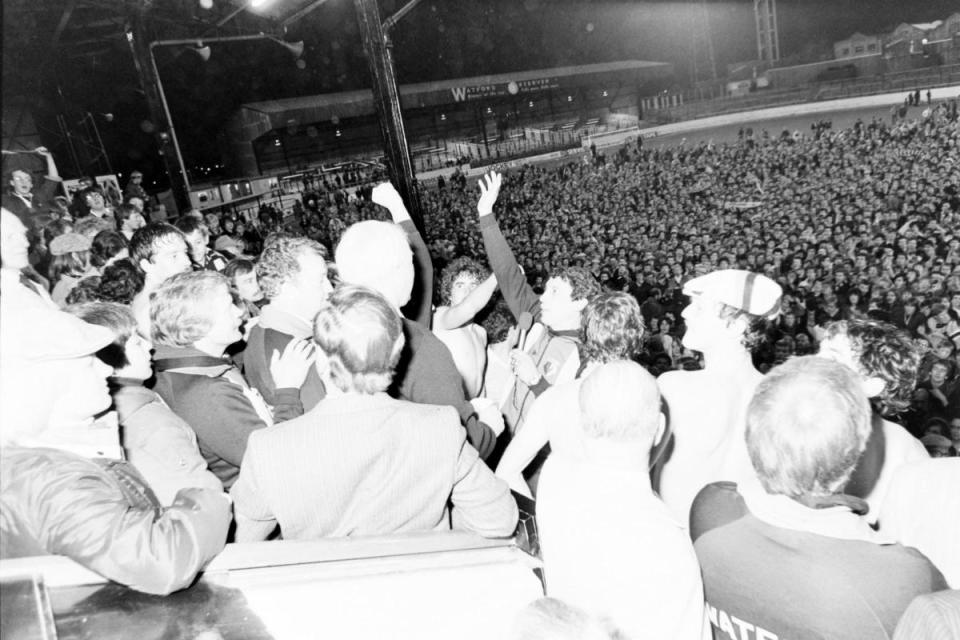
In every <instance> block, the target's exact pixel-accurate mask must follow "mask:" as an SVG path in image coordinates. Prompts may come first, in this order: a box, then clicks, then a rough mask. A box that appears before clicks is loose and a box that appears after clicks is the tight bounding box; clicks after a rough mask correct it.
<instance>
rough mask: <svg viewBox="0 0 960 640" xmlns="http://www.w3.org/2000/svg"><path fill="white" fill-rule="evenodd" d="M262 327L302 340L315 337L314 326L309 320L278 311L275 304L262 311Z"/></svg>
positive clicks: (281, 310)
mask: <svg viewBox="0 0 960 640" xmlns="http://www.w3.org/2000/svg"><path fill="white" fill-rule="evenodd" d="M260 326H261V327H263V328H264V329H273V330H274V331H279V332H280V333H285V334H287V335H291V336H293V337H294V338H297V339H300V340H302V339H304V338H310V337H312V336H313V325H312V324H311V322H310V321H309V320H307V319H305V318H301V317H300V316H297V315H294V314H292V313H290V312H289V311H284V310H283V309H278V308H277V306H276V305H275V304H273V303H271V304H268V305H266V306H265V307H263V308H262V309H261V310H260Z"/></svg>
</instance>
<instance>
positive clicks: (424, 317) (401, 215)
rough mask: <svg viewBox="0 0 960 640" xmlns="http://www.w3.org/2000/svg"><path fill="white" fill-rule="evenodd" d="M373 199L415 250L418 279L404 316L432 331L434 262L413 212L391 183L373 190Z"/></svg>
mask: <svg viewBox="0 0 960 640" xmlns="http://www.w3.org/2000/svg"><path fill="white" fill-rule="evenodd" d="M370 200H371V201H373V203H374V204H378V205H380V206H381V207H384V208H386V209H387V210H388V211H389V212H390V217H391V218H392V219H393V222H394V224H398V225H400V226H401V227H402V228H403V230H404V231H405V232H406V234H407V239H408V240H409V242H410V248H411V249H412V250H413V269H414V273H415V280H414V286H413V293H412V295H411V296H410V302H408V303H407V305H406V306H405V307H404V308H403V311H404V315H406V316H407V317H408V318H410V319H411V320H413V321H414V322H417V323H419V324H421V325H423V326H425V327H426V328H428V329H429V328H430V320H431V315H432V314H431V310H432V306H433V260H432V259H431V258H430V251H429V250H428V249H427V243H426V242H424V241H423V236H421V235H420V232H419V231H418V230H417V226H416V225H415V224H413V220H411V219H410V212H408V211H407V207H406V205H405V204H403V198H402V197H400V193H399V192H398V191H397V189H396V188H395V187H394V186H393V185H392V184H390V183H389V182H383V183H381V184H378V185H377V186H376V187H374V188H373V191H372V192H371V194H370Z"/></svg>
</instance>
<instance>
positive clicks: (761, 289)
mask: <svg viewBox="0 0 960 640" xmlns="http://www.w3.org/2000/svg"><path fill="white" fill-rule="evenodd" d="M683 293H684V294H686V295H688V296H705V297H708V298H712V299H714V300H717V301H718V302H722V303H723V304H725V305H728V306H731V307H734V308H735V309H740V310H741V311H745V312H747V313H749V314H751V315H755V316H760V317H762V318H775V317H777V316H778V315H780V297H781V296H782V295H783V289H781V288H780V285H778V284H777V283H776V282H774V281H773V280H771V279H770V278H768V277H766V276H764V275H760V274H759V273H754V272H752V271H742V270H740V269H721V270H719V271H712V272H710V273H708V274H707V275H705V276H700V277H698V278H694V279H693V280H690V281H689V282H687V283H686V284H684V285H683Z"/></svg>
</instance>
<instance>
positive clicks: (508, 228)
mask: <svg viewBox="0 0 960 640" xmlns="http://www.w3.org/2000/svg"><path fill="white" fill-rule="evenodd" d="M38 152H39V153H40V154H41V155H43V156H44V158H45V160H46V164H47V173H46V178H45V180H44V183H43V186H42V188H38V189H36V190H34V188H33V179H32V177H31V176H30V175H29V174H27V173H26V172H23V171H17V172H14V173H13V174H12V175H11V177H10V186H11V190H10V193H8V194H7V195H5V196H4V200H3V212H2V216H3V220H2V240H3V244H2V252H0V257H2V269H0V275H2V283H3V295H2V297H0V303H2V304H0V311H2V321H0V324H2V327H3V329H2V331H0V338H2V343H3V344H2V345H0V358H2V363H0V364H2V366H0V378H2V381H0V382H2V389H3V403H2V405H0V413H2V416H0V417H2V422H0V454H2V457H3V464H2V466H0V473H2V481H3V482H2V488H0V494H2V502H0V507H2V510H3V519H2V523H3V524H2V526H3V537H2V545H0V557H3V558H6V557H18V556H27V555H37V554H41V553H58V554H63V555H67V556H69V557H72V558H73V559H75V560H77V561H78V562H80V563H81V564H84V565H86V566H88V567H90V568H92V569H93V570H95V571H97V572H99V573H101V574H102V575H104V576H106V577H107V578H110V579H111V580H115V581H117V582H120V583H122V584H126V585H129V586H131V587H133V588H136V589H139V590H143V591H147V592H150V593H161V594H163V593H169V592H171V591H174V590H177V589H181V588H184V587H186V586H188V585H189V584H190V583H191V582H192V581H193V579H194V578H195V576H196V574H197V572H199V571H201V570H202V568H203V566H204V565H205V564H206V563H207V562H208V561H209V559H210V558H212V557H213V556H214V555H216V553H218V552H219V551H220V549H222V547H223V545H224V543H225V542H226V541H227V540H228V536H229V539H230V540H235V541H256V540H271V539H276V538H278V537H282V538H283V539H287V540H291V539H317V538H327V537H342V536H360V535H376V534H387V533H404V532H408V531H422V530H432V529H451V528H452V529H466V530H469V531H474V532H476V533H478V534H480V535H483V536H488V537H507V536H510V535H511V534H513V533H514V530H515V528H516V526H517V522H518V508H517V504H516V501H515V498H514V497H513V495H512V494H511V489H512V490H513V491H514V492H515V493H517V494H523V495H526V496H528V497H531V498H535V499H536V504H537V520H538V523H539V526H540V536H541V545H542V553H543V559H544V563H545V576H546V591H547V595H549V596H550V597H551V598H556V599H558V600H549V601H544V602H541V603H539V604H538V605H535V606H534V607H533V608H532V609H530V610H529V611H528V612H527V618H531V619H533V618H538V617H543V616H546V617H550V616H552V622H551V624H555V625H559V626H561V627H562V626H563V624H564V621H566V622H569V623H570V625H571V629H573V628H581V629H582V628H587V627H590V628H594V627H596V628H605V629H607V630H608V631H609V633H610V636H609V637H644V636H646V635H662V636H663V637H674V638H703V637H707V636H708V635H709V634H710V629H711V628H712V629H713V630H714V632H715V633H716V634H718V637H722V635H723V634H726V635H729V636H730V637H733V638H736V637H757V638H760V637H793V636H797V637H801V636H803V637H805V636H808V635H810V636H814V637H831V638H841V637H842V638H847V637H849V638H873V637H877V638H881V637H882V638H886V637H890V636H892V635H893V633H894V631H895V630H896V631H897V633H905V634H909V633H912V632H915V631H916V630H917V629H918V628H919V627H918V625H922V624H925V622H924V621H928V620H929V619H930V615H928V614H926V613H924V612H927V611H937V610H938V607H941V606H943V603H944V602H945V603H946V606H948V607H955V608H957V610H960V602H958V594H957V592H949V591H944V590H946V589H947V588H948V586H952V587H954V588H956V587H957V586H958V584H960V555H958V553H960V547H958V545H956V544H954V543H955V541H956V539H958V537H960V528H958V527H960V494H957V491H956V486H957V484H956V483H957V481H958V480H960V461H957V460H931V459H930V458H931V457H943V458H951V457H955V456H957V453H958V450H960V376H958V368H960V232H958V229H960V171H957V167H958V166H960V122H958V118H957V111H956V104H955V103H941V104H940V105H938V106H937V107H936V108H932V109H931V110H930V111H929V113H927V114H925V115H924V117H922V118H920V119H917V120H904V121H898V122H896V123H893V124H887V123H885V122H883V121H880V120H873V121H871V122H866V123H865V122H857V123H856V125H855V126H853V127H851V128H848V129H833V128H832V127H829V126H825V125H822V126H817V127H814V128H812V130H811V133H810V134H808V135H801V134H799V133H797V134H790V133H789V132H784V135H774V136H771V135H768V134H767V133H766V132H762V133H758V134H754V133H753V132H744V133H743V135H741V136H740V139H739V140H738V141H736V142H732V143H725V144H713V143H709V144H708V143H703V144H699V145H696V146H690V147H688V146H686V145H680V146H677V147H664V148H660V149H650V148H644V146H643V145H642V144H640V143H639V141H638V143H637V144H636V145H627V146H625V147H622V148H620V149H618V150H617V151H616V152H611V153H610V154H609V157H606V156H604V154H602V153H597V152H595V151H594V152H592V153H590V154H587V155H585V157H584V159H583V160H582V161H581V160H578V161H575V162H568V163H565V164H560V165H558V166H551V167H546V166H532V165H527V166H522V167H519V168H517V169H515V170H512V171H510V172H509V173H505V174H504V175H501V174H500V173H498V172H496V171H493V172H491V173H489V174H488V175H487V176H485V177H484V178H483V179H481V180H480V182H479V183H478V184H477V186H476V187H468V184H467V182H468V181H467V179H466V178H465V177H464V176H463V174H460V173H459V172H457V174H456V175H455V176H454V178H453V179H450V180H448V181H445V182H444V183H443V184H442V185H438V186H437V188H435V189H426V188H425V189H423V191H422V200H423V202H424V211H423V218H424V225H423V226H424V230H423V235H421V231H420V230H418V228H417V227H416V226H415V225H414V224H413V221H412V220H411V218H410V216H409V214H408V212H407V210H406V207H405V205H404V203H403V200H402V199H401V197H400V195H399V194H398V193H397V191H396V190H395V189H394V188H393V187H392V186H390V185H389V184H388V183H387V184H381V185H379V186H377V187H375V188H372V189H371V188H365V189H362V190H361V192H360V193H359V194H358V195H359V197H351V198H347V197H344V196H343V195H342V194H341V195H339V196H338V195H331V197H329V198H319V197H317V196H316V195H311V196H308V197H304V200H303V202H302V203H301V205H300V206H298V207H297V208H296V210H295V212H293V214H292V215H288V216H284V215H282V214H281V213H280V212H278V211H276V210H273V209H271V208H269V207H264V208H262V209H261V210H260V211H258V212H256V213H253V214H251V215H249V216H247V217H239V216H236V215H234V214H216V213H207V214H206V215H204V214H202V213H200V212H197V211H191V212H188V213H186V214H185V215H183V216H181V217H179V218H177V219H176V220H174V221H172V224H171V223H167V222H159V221H153V222H147V219H146V217H145V216H144V211H143V207H144V203H145V202H147V201H148V198H147V196H146V194H145V193H143V190H142V188H140V187H139V182H138V181H136V180H131V184H130V185H128V186H127V188H126V190H125V197H124V199H123V201H122V202H116V203H112V204H111V203H110V202H108V199H107V198H106V197H105V195H104V194H103V193H102V192H101V191H100V190H99V189H97V188H96V187H88V188H87V189H85V190H84V191H83V192H82V194H81V195H80V196H78V199H77V201H76V202H74V203H70V204H68V203H65V202H63V201H59V202H58V201H56V200H51V199H50V198H51V194H52V193H54V191H53V186H55V184H56V182H57V180H58V175H57V172H56V167H55V163H54V162H53V158H52V157H51V156H50V155H49V154H48V153H46V152H45V150H43V149H40V150H38ZM45 190H46V193H44V191H45ZM44 198H47V199H46V200H44ZM38 381H43V384H42V386H41V385H40V384H38ZM291 488H295V489H296V490H291ZM133 550H135V551H133ZM134 559H135V560H134ZM937 592H939V593H937ZM918 611H919V612H920V614H918V613H917V612H918ZM525 620H526V621H520V622H518V629H520V628H524V629H526V628H527V627H529V626H530V625H529V624H528V623H529V620H527V619H526V618H525ZM918 621H919V622H918ZM898 622H899V627H898ZM544 624H545V623H544ZM578 625H580V626H578ZM543 626H544V625H543V624H542V625H541V627H543ZM612 629H617V630H618V631H613V630H612ZM748 630H749V632H751V633H752V634H753V635H749V633H748ZM568 631H569V629H568ZM738 632H739V634H740V635H739V636H738ZM518 633H519V631H518ZM523 633H531V632H528V631H524V632H523ZM571 633H573V632H571ZM615 633H621V634H622V635H621V636H615V635H614V634H615ZM523 637H537V636H535V635H532V636H531V635H526V636H523ZM570 637H574V636H573V635H571V636H570ZM903 637H913V636H909V635H904V636H903Z"/></svg>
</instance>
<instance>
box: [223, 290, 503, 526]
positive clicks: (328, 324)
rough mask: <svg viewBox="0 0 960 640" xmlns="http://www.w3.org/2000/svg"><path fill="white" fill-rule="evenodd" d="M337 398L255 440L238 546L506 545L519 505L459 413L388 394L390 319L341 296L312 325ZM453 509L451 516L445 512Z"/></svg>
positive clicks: (242, 489) (367, 299)
mask: <svg viewBox="0 0 960 640" xmlns="http://www.w3.org/2000/svg"><path fill="white" fill-rule="evenodd" d="M314 339H315V340H316V341H317V343H318V344H319V345H320V347H321V349H322V350H323V351H324V353H325V354H326V356H327V358H326V365H325V368H326V369H327V371H326V372H325V377H327V376H328V379H329V384H327V389H328V391H329V392H330V395H328V396H327V397H326V398H325V399H324V400H323V401H321V402H320V403H319V404H318V405H317V406H316V407H315V408H314V409H313V410H311V411H309V412H307V413H305V414H304V415H303V416H301V417H300V418H296V419H294V420H291V421H289V422H287V423H284V424H282V425H277V426H275V427H272V428H270V429H263V430H260V431H258V432H255V433H252V434H251V435H250V439H249V442H248V444H247V450H246V454H245V455H244V458H243V462H242V464H241V466H240V477H239V478H238V480H237V482H236V484H235V485H234V487H233V489H232V491H231V493H232V495H233V499H234V508H235V515H236V520H237V531H236V540H237V541H238V542H243V541H253V540H263V539H265V538H267V537H268V536H269V535H270V534H271V533H272V532H273V530H274V528H275V527H276V526H277V525H278V524H279V526H280V529H281V532H282V534H283V537H284V538H285V539H316V538H327V537H342V536H354V535H357V536H359V535H383V534H390V533H401V532H407V531H423V530H433V529H449V528H451V527H452V528H458V529H467V530H471V531H475V532H477V533H479V534H481V535H484V536H488V537H501V536H508V535H510V534H511V533H512V532H513V530H514V528H515V526H516V523H517V505H516V503H515V502H514V500H513V497H512V496H511V495H510V491H509V489H508V488H507V485H506V483H504V482H503V481H502V480H500V479H498V478H496V477H495V476H494V475H493V473H492V472H491V471H490V469H489V468H488V467H487V466H486V465H485V464H484V463H483V461H481V460H480V456H479V455H478V453H477V450H476V449H474V448H473V447H472V446H471V445H470V444H469V443H468V442H467V440H466V432H465V431H464V430H463V429H462V428H461V427H460V420H459V417H458V414H457V411H456V409H454V408H453V407H450V406H439V405H426V404H413V403H411V402H406V401H404V400H396V399H393V398H391V397H390V396H388V395H387V394H386V390H387V388H388V387H389V386H390V383H391V380H392V377H393V370H394V367H396V365H397V362H398V360H399V358H400V353H401V351H402V349H403V344H404V337H403V325H402V323H401V320H400V315H399V313H398V311H397V309H396V307H395V305H392V304H391V303H390V302H388V301H387V300H386V298H384V297H383V296H382V295H380V294H379V293H376V292H374V291H372V290H369V289H366V288H363V287H355V286H346V285H345V286H342V287H340V288H339V289H337V290H336V291H334V292H333V293H332V294H331V296H330V305H329V306H328V307H326V308H324V309H323V310H321V311H320V313H319V314H318V315H317V318H316V321H315V323H314ZM448 504H452V513H451V512H450V511H449V510H448Z"/></svg>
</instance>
